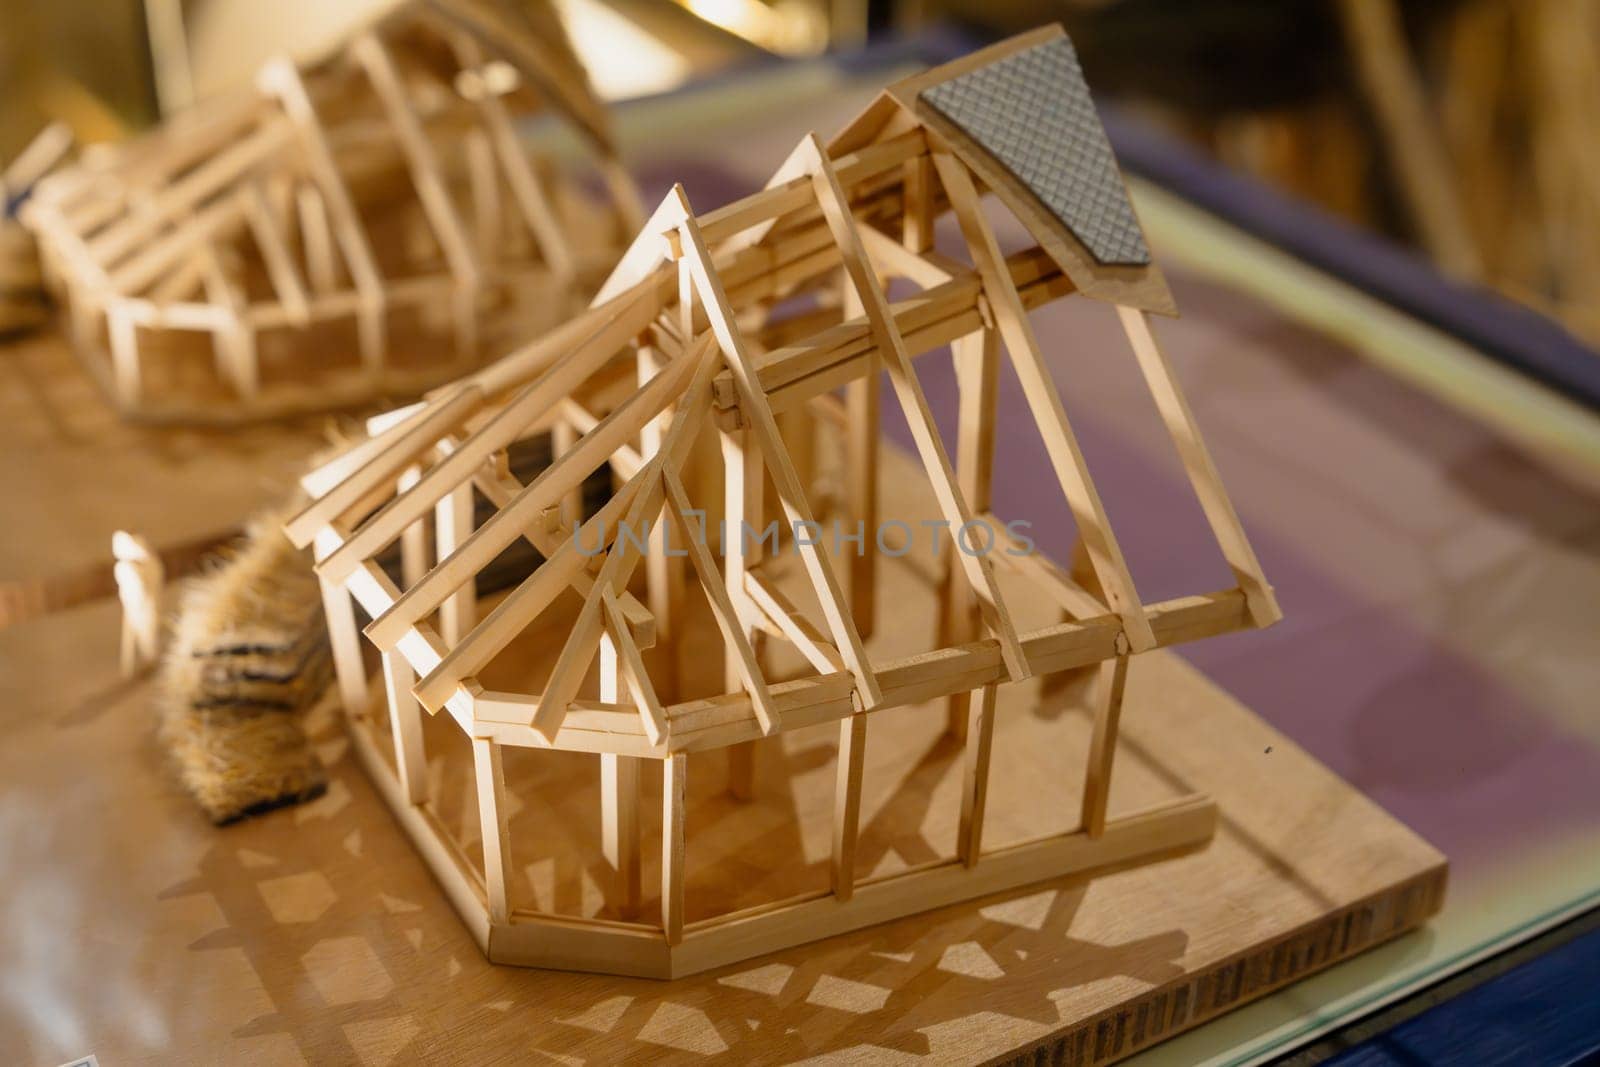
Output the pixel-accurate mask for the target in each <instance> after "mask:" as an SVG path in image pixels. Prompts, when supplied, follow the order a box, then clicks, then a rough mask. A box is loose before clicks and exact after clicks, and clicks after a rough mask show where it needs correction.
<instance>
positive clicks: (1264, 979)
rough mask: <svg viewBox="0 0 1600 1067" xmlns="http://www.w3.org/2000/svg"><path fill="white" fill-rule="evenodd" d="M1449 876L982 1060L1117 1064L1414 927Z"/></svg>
mask: <svg viewBox="0 0 1600 1067" xmlns="http://www.w3.org/2000/svg"><path fill="white" fill-rule="evenodd" d="M1447 880H1448V867H1447V865H1446V864H1445V862H1444V861H1443V859H1440V861H1439V862H1438V864H1437V865H1436V866H1434V867H1432V868H1430V869H1428V870H1426V871H1424V872H1422V873H1421V874H1417V875H1414V876H1412V877H1410V878H1407V879H1405V880H1403V881H1401V882H1398V883H1396V884H1395V885H1393V886H1391V887H1389V888H1388V889H1384V890H1381V891H1379V892H1377V893H1373V894H1371V895H1370V896H1366V897H1363V898H1361V899H1360V900H1358V901H1356V902H1354V903H1352V904H1348V905H1346V906H1345V907H1343V908H1339V909H1337V910H1335V911H1333V912H1330V913H1329V914H1327V915H1324V916H1321V917H1319V918H1317V919H1313V920H1312V921H1310V922H1308V923H1305V924H1304V925H1302V926H1299V927H1297V928H1295V929H1294V930H1291V931H1289V932H1287V933H1285V934H1283V935H1281V936H1279V937H1276V938H1273V939H1271V940H1269V941H1266V942H1263V943H1261V944H1258V945H1254V946H1252V947H1250V948H1248V949H1245V950H1243V951H1241V952H1239V953H1236V954H1235V955H1233V956H1230V957H1228V958H1226V959H1224V960H1222V961H1220V962H1218V963H1215V964H1213V965H1212V966H1210V967H1207V968H1205V969H1203V970H1200V971H1198V972H1195V973H1192V974H1186V975H1184V976H1183V977H1182V978H1179V979H1178V980H1176V981H1174V982H1169V983H1167V984H1166V985H1163V986H1160V987H1159V988H1157V989H1154V990H1151V991H1150V992H1148V993H1145V994H1144V995H1142V996H1139V997H1136V998H1134V999H1131V1000H1128V1001H1126V1002H1125V1003H1123V1004H1120V1005H1118V1006H1116V1007H1114V1008H1111V1009H1109V1010H1107V1011H1103V1012H1100V1013H1098V1014H1096V1015H1091V1016H1088V1017H1086V1018H1083V1019H1079V1020H1076V1021H1074V1022H1072V1023H1069V1024H1068V1025H1067V1026H1066V1027H1065V1028H1064V1029H1063V1030H1062V1031H1060V1032H1059V1033H1056V1034H1052V1035H1050V1036H1048V1037H1045V1038H1043V1039H1041V1040H1038V1041H1035V1042H1033V1043H1031V1044H1028V1045H1025V1046H1023V1047H1021V1048H1018V1049H1014V1050H1012V1051H1009V1052H1007V1053H1005V1054H1004V1055H1001V1056H997V1057H995V1058H993V1059H990V1060H988V1061H987V1062H988V1063H989V1064H1003V1063H1005V1064H1009V1063H1070V1064H1074V1065H1080V1067H1099V1065H1101V1064H1108V1063H1115V1062H1117V1061H1118V1060H1122V1059H1125V1058H1127V1057H1129V1056H1132V1055H1133V1054H1135V1053H1137V1052H1141V1051H1143V1050H1144V1049H1147V1048H1149V1047H1151V1046H1152V1045H1155V1044H1157V1043H1159V1042H1161V1041H1165V1040H1167V1039H1168V1038H1171V1037H1175V1036H1176V1035H1178V1034H1180V1033H1183V1032H1184V1031H1186V1030H1192V1029H1193V1028H1195V1027H1196V1026H1199V1025H1200V1024H1202V1023H1205V1022H1209V1021H1210V1020H1212V1019H1214V1018H1217V1017H1218V1016H1220V1015H1223V1014H1225V1013H1227V1012H1230V1011H1233V1010H1234V1009H1236V1008H1240V1007H1242V1006H1244V1005H1245V1004H1248V1003H1250V1002H1251V1001H1254V1000H1258V999H1260V998H1261V997H1264V996H1266V995H1267V994H1269V993H1272V992H1274V991H1275V990H1278V989H1281V988H1283V987H1284V986H1287V985H1290V984H1291V983H1294V982H1298V981H1299V980H1300V979H1302V978H1305V977H1308V976H1309V975H1312V974H1315V973H1317V972H1318V971H1322V970H1326V969H1327V968H1329V967H1331V966H1333V965H1334V964H1336V963H1342V962H1344V961H1345V960H1347V959H1350V958H1351V957H1353V956H1356V955H1359V954H1360V953H1362V952H1365V951H1367V950H1368V949H1370V948H1374V947H1376V946H1377V945H1380V944H1383V943H1384V942H1386V941H1392V940H1394V939H1395V938H1397V937H1400V936H1401V935H1403V934H1407V933H1410V932H1411V931H1413V930H1416V929H1418V928H1419V927H1421V926H1422V924H1423V923H1425V922H1426V921H1427V920H1428V919H1429V918H1431V917H1432V916H1434V915H1436V914H1438V912H1439V909H1440V908H1441V907H1442V906H1443V904H1444V893H1445V883H1446V881H1447Z"/></svg>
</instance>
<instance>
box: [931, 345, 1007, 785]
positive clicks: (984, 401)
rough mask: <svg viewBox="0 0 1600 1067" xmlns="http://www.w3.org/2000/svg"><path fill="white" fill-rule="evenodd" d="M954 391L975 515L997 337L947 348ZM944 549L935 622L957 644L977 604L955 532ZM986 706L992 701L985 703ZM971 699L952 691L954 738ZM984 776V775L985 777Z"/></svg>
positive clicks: (962, 728)
mask: <svg viewBox="0 0 1600 1067" xmlns="http://www.w3.org/2000/svg"><path fill="white" fill-rule="evenodd" d="M950 356H951V360H952V361H953V362H954V363H955V371H956V383H957V385H958V386H959V389H960V401H959V404H960V408H959V410H960V416H959V419H958V422H957V425H958V427H959V429H958V430H957V438H956V478H957V482H958V484H959V485H960V486H961V491H962V492H963V493H965V494H966V497H967V500H968V501H969V502H970V503H971V504H972V510H973V511H974V512H977V513H979V514H982V513H984V512H987V511H990V510H991V509H992V507H993V497H994V492H993V488H994V436H995V397H996V390H997V389H998V388H999V381H1000V335H999V333H997V332H996V331H994V330H989V329H985V330H980V331H979V332H977V333H972V334H968V335H967V336H966V337H959V338H957V339H956V340H955V341H954V342H953V343H952V344H951V346H950ZM951 533H952V535H951V538H950V544H949V545H948V546H946V552H947V556H946V566H945V572H944V594H945V597H944V601H943V604H942V608H943V611H944V617H943V618H942V619H941V621H940V627H939V632H940V635H941V639H942V640H944V641H946V642H949V643H951V644H961V643H963V642H966V641H971V640H973V639H974V638H976V637H977V636H978V629H979V626H978V624H979V621H980V620H979V617H978V605H977V601H976V600H975V599H974V596H973V592H972V587H971V586H970V585H968V584H967V583H966V582H963V581H961V579H960V575H959V574H958V573H957V572H956V566H955V564H956V560H955V554H956V553H957V552H959V551H961V547H960V545H959V544H957V543H956V535H957V533H958V531H952V532H951ZM989 703H990V706H991V708H992V704H993V702H992V701H990V702H989ZM971 708H972V701H971V696H970V694H968V693H956V694H953V695H952V696H951V697H950V708H949V728H950V733H951V734H952V735H953V736H955V737H956V738H957V739H958V740H962V739H969V738H970V735H969V733H968V732H967V726H968V725H969V723H970V722H971V721H972V716H971V714H970V712H971ZM984 777H985V778H987V772H986V773H985V776H984Z"/></svg>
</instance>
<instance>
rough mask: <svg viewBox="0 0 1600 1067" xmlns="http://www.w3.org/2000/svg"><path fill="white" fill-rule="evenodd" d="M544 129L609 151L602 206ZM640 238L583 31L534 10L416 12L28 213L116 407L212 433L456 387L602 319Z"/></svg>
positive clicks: (114, 162)
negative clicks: (225, 426) (541, 154)
mask: <svg viewBox="0 0 1600 1067" xmlns="http://www.w3.org/2000/svg"><path fill="white" fill-rule="evenodd" d="M540 112H548V113H549V114H553V115H554V116H556V117H557V118H558V119H559V120H560V122H562V123H564V124H566V125H568V126H570V127H571V129H572V130H574V131H575V132H576V134H577V139H578V140H579V141H580V142H581V143H582V144H583V145H584V146H585V147H586V148H587V149H588V155H589V160H590V162H591V163H592V165H593V169H594V170H595V171H597V179H596V180H595V181H594V182H593V183H592V184H593V185H594V186H595V187H596V189H597V190H605V191H606V193H605V195H604V196H603V197H602V198H601V200H600V201H597V200H596V198H595V197H594V196H591V195H588V194H585V193H584V192H582V191H580V189H579V187H578V184H579V183H578V182H577V181H576V180H575V179H576V178H577V177H578V175H576V174H574V173H573V170H574V168H573V167H563V168H561V169H559V170H558V169H557V168H556V167H555V166H554V165H553V164H551V163H549V162H548V161H547V160H545V159H541V158H538V157H530V156H529V155H528V153H527V151H526V150H525V148H524V146H523V143H522V141H521V140H519V136H518V133H517V130H516V124H517V123H518V122H521V121H523V120H525V119H526V118H528V117H529V116H532V115H535V114H537V113H540ZM547 132H548V131H547ZM602 201H603V202H602ZM639 216H640V211H639V208H638V200H637V194H636V192H635V190H634V188H633V185H632V183H631V181H630V180H629V178H628V177H627V175H626V173H625V172H624V171H623V169H622V168H621V167H620V165H619V164H618V162H617V159H616V155H615V152H614V149H613V144H612V140H611V135H610V131H609V124H608V120H607V115H606V112H605V110H604V108H603V107H602V106H601V105H600V104H599V102H598V101H597V100H596V98H595V96H594V95H593V93H592V92H591V90H590V87H589V83H588V80H587V77H586V76H585V74H584V72H583V70H582V68H581V66H580V65H579V64H578V61H577V59H576V58H575V56H574V55H573V53H572V52H571V50H570V47H569V45H568V43H567V41H566V39H565V37H564V36H563V34H562V30H561V26H560V23H559V21H558V20H557V19H556V17H555V15H554V13H553V11H552V10H551V9H550V8H549V7H548V6H547V5H542V4H517V3H512V2H511V0H411V2H408V3H406V4H403V5H401V6H400V7H399V8H398V9H396V10H395V11H393V12H391V13H389V14H388V15H386V16H384V17H383V18H382V19H381V20H379V21H377V22H375V23H373V24H372V25H370V26H369V27H367V28H366V29H364V30H362V31H360V32H358V33H357V34H355V35H354V36H353V37H352V38H351V39H350V40H348V41H346V42H345V43H344V44H343V45H341V46H340V47H339V48H338V49H337V50H336V51H335V52H334V53H333V54H332V55H330V56H328V57H326V58H324V59H322V60H320V61H318V62H314V63H311V64H309V65H306V66H303V67H300V66H296V65H295V64H293V63H291V62H290V61H289V60H287V59H280V60H276V61H273V62H270V63H268V64H267V65H266V66H264V67H263V68H262V69H261V71H260V72H259V73H258V74H257V77H256V83H255V88H254V89H253V90H251V91H246V92H241V93H239V94H236V95H232V96H227V97H224V98H218V99H215V100H211V101H207V102H205V103H203V104H201V105H199V106H197V107H195V108H194V109H192V110H190V111H189V112H186V113H183V114H180V115H178V116H176V117H174V118H173V119H171V120H170V121H169V122H167V123H166V124H165V125H163V126H162V127H161V128H159V129H157V130H156V131H154V132H153V133H151V134H148V135H146V136H144V137H142V138H140V139H138V140H135V141H133V142H131V143H129V144H126V145H123V146H120V147H117V148H115V149H110V150H107V151H104V152H99V153H96V154H95V156H94V157H93V158H92V159H90V160H86V161H85V162H83V163H81V164H80V165H78V166H75V167H72V168H68V169H66V170H64V171H62V172H61V173H58V174H56V175H54V176H52V177H51V178H50V179H49V180H48V181H46V182H44V183H42V184H41V186H40V187H39V188H38V190H37V191H36V193H35V195H34V196H33V198H32V200H31V202H30V203H29V204H28V206H27V210H26V212H25V218H26V220H27V222H28V224H29V225H30V226H31V227H32V228H33V229H34V230H35V231H36V232H37V233H38V235H39V239H40V249H41V254H42V258H43V262H44V266H45V269H46V271H47V275H48V277H49V279H50V281H51V283H52V285H53V287H54V288H55V289H56V290H57V292H58V294H59V295H60V297H61V298H62V299H63V301H64V302H65V304H66V306H67V312H68V315H69V322H70V327H71V331H72V335H73V341H74V344H75V346H76V347H77V349H78V350H79V352H80V354H81V355H82V357H83V358H84V360H85V361H86V363H87V364H88V366H89V367H90V369H91V370H92V371H93V372H94V374H95V376H96V377H97V379H98V380H99V381H100V382H101V384H102V385H104V386H105V387H106V390H107V392H108V393H109V394H110V396H111V397H112V398H113V399H114V401H115V403H116V404H117V406H118V407H119V408H120V409H121V410H122V411H123V412H124V413H126V414H129V415H137V416H142V417H147V418H175V419H189V420H205V421H215V420H236V419H248V418H256V417H261V416H269V415H277V414H284V413H287V412H292V411H298V410H310V409H325V408H330V407H335V406H339V405H344V404H349V403H353V402H356V401H360V400H364V399H368V398H371V397H374V396H396V397H400V396H408V395H414V394H415V393H416V392H418V391H419V390H421V389H424V388H427V387H428V386H431V385H436V384H438V383H439V382H441V381H445V380H448V379H450V378H452V377H455V376H457V375H459V374H461V373H462V372H463V371H464V370H468V369H470V368H472V367H474V366H477V365H478V364H479V363H481V361H482V358H483V356H484V355H485V354H486V353H492V352H495V351H503V349H504V346H505V345H506V343H507V342H508V338H509V337H510V336H513V335H520V336H526V335H527V332H528V331H529V330H537V329H542V328H545V327H547V326H549V325H550V324H552V323H554V322H558V321H560V320H561V319H562V318H563V317H565V316H566V315H567V314H568V313H570V312H571V311H572V310H573V309H574V307H575V306H581V301H582V299H583V298H584V297H586V296H587V295H588V294H589V293H590V292H592V291H593V288H594V285H595V283H596V282H597V281H598V280H599V278H600V277H601V272H603V270H604V268H605V266H606V265H607V264H608V263H609V261H610V258H611V256H612V255H613V254H614V250H615V249H616V248H617V247H618V245H619V244H620V243H621V242H622V241H623V240H625V239H626V236H627V235H628V234H630V233H632V232H633V230H634V229H635V228H636V227H637V225H638V221H639ZM575 302H576V303H575Z"/></svg>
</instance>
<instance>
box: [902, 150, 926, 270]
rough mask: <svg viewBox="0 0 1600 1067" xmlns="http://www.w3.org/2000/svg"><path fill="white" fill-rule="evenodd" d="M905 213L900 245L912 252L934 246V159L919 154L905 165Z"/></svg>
mask: <svg viewBox="0 0 1600 1067" xmlns="http://www.w3.org/2000/svg"><path fill="white" fill-rule="evenodd" d="M903 173H904V175H905V177H904V196H905V211H904V214H903V215H902V216H901V220H900V227H901V229H900V243H901V244H903V245H905V246H906V248H908V249H910V250H911V251H913V252H926V251H927V250H928V249H930V248H932V247H933V160H932V159H931V158H930V157H928V156H926V155H921V156H918V157H917V158H915V159H908V160H906V162H905V164H904V171H903Z"/></svg>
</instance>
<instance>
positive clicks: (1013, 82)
mask: <svg viewBox="0 0 1600 1067" xmlns="http://www.w3.org/2000/svg"><path fill="white" fill-rule="evenodd" d="M921 99H923V100H925V101H927V102H928V104H929V105H931V106H932V107H934V108H935V109H937V110H938V111H939V112H940V113H941V114H942V115H944V116H945V117H946V118H948V119H949V120H950V121H951V122H953V123H955V124H956V125H957V126H959V127H960V128H961V129H962V130H963V131H964V132H965V133H966V134H967V136H969V137H971V138H972V139H973V140H974V141H976V142H977V143H978V144H979V145H980V146H981V147H982V148H983V149H984V150H985V151H987V152H988V153H989V154H990V155H992V156H993V157H994V158H995V159H996V160H997V161H998V162H999V163H1000V164H1001V165H1002V166H1004V167H1005V168H1006V169H1007V170H1009V171H1010V172H1011V173H1012V174H1013V175H1015V176H1016V178H1017V180H1018V181H1020V182H1022V184H1023V185H1025V186H1027V187H1028V189H1030V190H1031V191H1032V192H1033V194H1034V195H1035V196H1037V197H1038V198H1039V200H1040V201H1041V202H1043V204H1044V205H1045V207H1046V208H1048V209H1049V210H1050V213H1051V214H1053V215H1054V216H1055V217H1056V218H1058V219H1060V220H1061V223H1062V225H1064V226H1066V227H1067V229H1069V230H1071V231H1072V233H1073V235H1074V236H1076V237H1077V238H1078V240H1079V241H1081V242H1082V243H1083V245H1084V247H1085V248H1087V249H1088V250H1089V252H1090V254H1091V255H1093V256H1094V258H1095V259H1096V260H1098V261H1099V262H1101V263H1104V264H1107V265H1137V266H1143V265H1145V264H1147V263H1149V262H1150V249H1149V248H1148V247H1147V246H1146V244H1145V240H1144V232H1143V231H1142V230H1141V229H1140V228H1139V220H1138V219H1137V218H1136V217H1135V216H1134V214H1133V205H1131V204H1129V203H1128V193H1127V189H1126V188H1125V187H1124V186H1123V184H1122V178H1121V176H1120V174H1119V173H1118V171H1117V161H1116V158H1115V157H1114V156H1113V155H1112V154H1111V144H1110V142H1109V141H1107V140H1106V131H1105V129H1104V128H1103V127H1102V126H1101V125H1100V116H1099V115H1098V114H1096V113H1095V109H1094V102H1093V101H1092V100H1091V99H1090V98H1089V86H1088V84H1087V83H1086V82H1085V81H1084V80H1083V68H1082V67H1081V66H1079V64H1078V54H1077V52H1076V51H1074V50H1073V47H1072V42H1071V41H1069V40H1067V39H1066V38H1065V37H1058V38H1056V39H1054V40H1051V41H1046V42H1045V43H1043V44H1038V45H1034V46H1033V47H1032V48H1029V49H1026V50H1024V51H1021V52H1018V53H1016V54H1015V55H1012V56H1007V57H1006V58H1004V59H1001V60H997V61H995V62H994V63H991V64H989V65H988V66H986V67H980V68H979V69H977V70H974V71H970V72H968V73H966V74H962V75H958V76H957V77H954V78H951V79H950V80H949V81H947V82H942V83H940V84H939V85H935V86H931V87H929V88H927V89H924V90H923V91H922V94H921Z"/></svg>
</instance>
